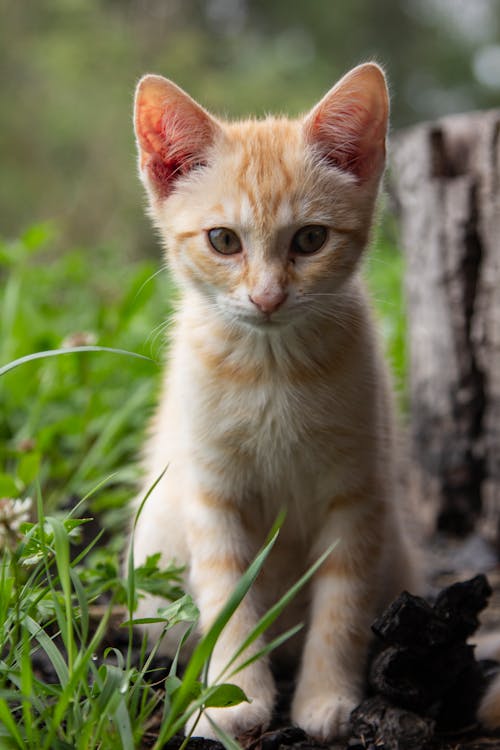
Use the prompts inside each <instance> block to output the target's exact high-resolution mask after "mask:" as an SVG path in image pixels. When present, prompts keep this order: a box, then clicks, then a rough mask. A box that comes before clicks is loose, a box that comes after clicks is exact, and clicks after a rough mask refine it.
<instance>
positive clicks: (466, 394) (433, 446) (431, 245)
mask: <svg viewBox="0 0 500 750" xmlns="http://www.w3.org/2000/svg"><path fill="white" fill-rule="evenodd" d="M390 181H391V190H392V194H393V196H394V197H395V200H396V205H397V207H398V211H399V214H400V219H401V228H402V245H403V248H404V251H405V254H406V260H407V272H406V291H407V305H408V317H409V341H410V393H411V431H412V446H413V458H414V461H413V468H412V469H411V473H412V476H411V482H410V486H411V488H412V491H413V493H414V494H415V496H416V497H417V498H418V502H419V506H420V508H421V509H422V510H423V515H424V518H425V520H426V521H427V525H428V528H429V529H430V530H433V529H439V530H444V531H448V532H452V533H457V534H464V533H466V532H468V531H470V530H472V529H473V528H475V527H477V526H478V525H479V526H480V527H481V530H482V531H486V533H487V534H488V536H489V537H490V538H493V539H494V540H495V542H496V543H498V540H499V532H500V110H493V111H488V112H479V113H471V114H466V115H457V116H451V117H447V118H443V119H442V120H439V121H436V122H434V123H429V124H424V125H420V126H417V127H415V128H413V129H411V130H408V131H406V132H403V133H401V134H399V135H397V136H396V137H395V138H394V140H393V143H392V148H391V177H390Z"/></svg>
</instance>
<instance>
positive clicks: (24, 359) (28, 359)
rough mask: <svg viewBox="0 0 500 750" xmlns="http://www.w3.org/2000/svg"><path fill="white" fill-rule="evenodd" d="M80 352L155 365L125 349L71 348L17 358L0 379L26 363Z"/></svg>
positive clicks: (99, 347) (8, 364)
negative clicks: (130, 358)
mask: <svg viewBox="0 0 500 750" xmlns="http://www.w3.org/2000/svg"><path fill="white" fill-rule="evenodd" d="M80 352H109V353H111V354H120V355H124V356H127V357H136V358H137V359H145V360H146V361H147V362H152V363H153V364H157V363H156V362H155V360H154V359H151V357H146V356H145V355H144V354H138V353H137V352H129V351H128V350H127V349H114V348H113V347H112V346H72V347H70V348H68V349H47V350H46V351H44V352H33V353H32V354H26V355H25V356H24V357H19V359H14V360H12V362H8V363H7V364H6V365H3V367H0V377H1V376H2V375H5V374H6V373H7V372H10V371H11V370H14V369H15V368H16V367H20V366H21V365H24V364H25V363H26V362H33V361H34V360H36V359H46V358H48V357H59V356H60V355H61V354H78V353H80Z"/></svg>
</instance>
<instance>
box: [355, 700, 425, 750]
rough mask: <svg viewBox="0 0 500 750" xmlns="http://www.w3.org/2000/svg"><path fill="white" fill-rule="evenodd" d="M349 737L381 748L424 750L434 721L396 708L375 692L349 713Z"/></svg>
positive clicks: (386, 749)
mask: <svg viewBox="0 0 500 750" xmlns="http://www.w3.org/2000/svg"><path fill="white" fill-rule="evenodd" d="M351 723H352V740H354V741H355V740H356V739H359V740H360V741H362V742H364V743H365V744H364V745H362V744H361V747H363V746H364V747H367V745H369V744H370V743H371V744H373V745H375V747H380V748H384V750H424V748H425V747H426V745H427V743H428V742H429V741H430V739H431V738H432V735H433V732H434V722H433V720H432V719H429V718H426V717H423V716H419V715H418V714H416V713H413V712H412V711H408V710H406V709H403V708H399V707H398V706H395V705H393V704H391V703H390V702H389V701H388V700H386V699H385V698H382V697H381V696H379V695H377V696H375V697H374V698H368V699H367V700H365V701H363V703H361V704H360V705H359V706H358V707H357V708H355V709H354V711H353V712H352V714H351Z"/></svg>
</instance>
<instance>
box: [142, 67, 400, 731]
mask: <svg viewBox="0 0 500 750" xmlns="http://www.w3.org/2000/svg"><path fill="white" fill-rule="evenodd" d="M136 101H137V105H136V133H137V139H138V145H139V153H140V171H141V176H142V179H143V181H144V184H145V186H146V189H147V192H148V195H149V198H150V206H151V215H152V218H153V220H154V222H155V224H156V226H157V227H158V229H159V231H160V233H161V236H162V238H163V240H164V242H165V247H166V254H167V260H168V263H169V265H170V268H171V270H172V273H173V274H174V276H175V278H176V280H177V282H178V285H179V287H180V289H181V292H182V296H181V302H180V305H179V308H178V311H177V315H176V321H175V327H174V331H173V335H172V342H171V348H170V356H169V360H170V361H169V366H168V368H167V374H166V376H165V383H164V389H163V393H162V396H161V399H160V404H159V407H158V411H157V414H156V418H155V420H154V423H153V426H152V432H151V438H150V440H149V444H148V446H147V452H146V453H147V458H146V479H145V486H146V487H148V486H149V485H150V484H151V483H152V482H153V481H154V479H155V478H156V477H157V476H158V475H159V474H160V473H161V471H162V470H163V468H164V467H165V465H166V464H168V466H169V468H168V471H167V473H166V474H165V476H164V478H163V479H162V480H161V482H160V483H159V484H158V486H157V487H156V488H155V490H154V491H153V493H152V495H151V497H150V499H149V500H148V502H147V504H146V506H145V508H144V511H143V513H142V516H141V518H140V520H139V524H138V527H137V531H136V536H135V539H134V552H135V559H136V561H137V562H141V561H143V560H144V559H145V557H146V556H147V555H148V554H151V553H152V552H154V551H160V552H161V553H162V556H163V559H164V561H165V562H166V561H167V560H169V559H171V558H175V559H176V560H177V561H178V562H180V563H184V564H186V566H187V573H186V581H185V583H186V586H187V588H188V590H190V591H191V592H192V593H193V595H194V596H195V598H196V600H197V603H198V605H199V607H200V612H201V623H200V626H201V629H202V630H204V629H206V628H207V627H208V626H209V625H210V623H211V622H213V620H214V618H215V616H216V614H217V612H218V611H219V609H220V607H221V606H222V604H223V602H224V601H225V599H226V598H227V596H228V594H229V592H230V591H231V589H232V588H233V586H234V585H235V583H236V581H237V580H238V577H239V576H240V574H241V573H242V571H243V570H244V569H245V566H246V565H247V564H248V562H249V561H250V560H251V559H252V556H253V555H254V554H255V552H256V551H257V549H258V548H259V545H261V543H262V542H263V540H264V538H265V536H266V533H267V532H268V531H269V528H270V526H271V524H272V522H273V520H274V519H275V517H276V515H277V514H278V512H279V511H280V509H281V508H286V510H287V518H286V522H285V525H284V527H283V529H282V533H281V535H280V539H279V541H278V544H277V546H276V548H275V550H273V553H272V556H271V558H270V559H269V561H268V563H267V565H266V568H265V569H264V571H263V572H262V574H261V576H260V577H259V578H258V580H257V582H256V584H255V587H254V590H253V591H252V592H251V593H250V595H249V596H248V597H247V598H246V600H245V601H244V602H243V604H242V606H241V608H240V609H239V611H238V613H237V614H236V616H235V618H234V619H233V621H232V622H231V623H230V624H229V625H228V626H227V628H226V629H225V631H224V632H223V634H222V637H221V639H220V641H219V643H218V644H217V646H216V649H215V653H214V657H213V659H212V663H211V670H210V671H211V676H212V677H216V676H217V674H218V673H219V672H220V670H221V668H222V666H223V665H224V663H225V662H226V661H227V660H228V659H229V657H230V656H231V655H232V653H233V652H234V650H235V649H236V647H237V646H238V644H239V643H240V642H241V641H242V640H243V638H244V637H245V635H246V633H248V631H249V629H250V628H251V626H252V625H253V624H254V623H255V622H256V619H257V618H258V616H259V614H260V613H262V611H263V610H264V609H265V608H266V607H269V606H270V605H271V604H272V603H273V602H274V601H276V599H277V597H278V596H279V595H280V594H282V593H283V592H284V591H285V590H286V588H287V587H288V586H289V585H290V584H291V583H293V582H294V581H296V580H297V579H298V578H299V576H300V575H301V574H302V573H303V572H304V571H305V570H306V568H307V567H308V566H309V565H310V564H311V563H312V562H313V561H314V560H315V559H317V557H318V556H319V555H320V553H321V552H322V551H323V550H324V549H325V548H326V547H327V546H328V545H329V544H330V543H331V542H332V541H333V540H335V539H339V540H340V543H339V545H338V547H337V548H336V549H335V551H334V553H333V554H332V555H331V557H330V558H329V559H328V560H327V562H326V563H325V564H324V565H323V567H322V568H321V569H320V570H319V571H318V573H317V575H316V577H315V579H314V581H313V582H312V584H311V586H310V588H309V589H308V590H307V591H305V592H303V593H302V594H301V595H299V597H298V598H297V600H296V601H295V602H294V603H293V604H292V606H291V607H290V608H289V610H288V611H287V612H286V613H285V615H284V616H283V617H282V618H281V619H280V621H279V623H278V627H277V629H278V630H283V629H284V628H287V627H290V626H291V625H293V624H295V623H297V622H300V621H304V622H306V623H308V628H307V631H306V633H305V636H300V637H299V636H297V637H296V638H295V640H294V642H293V643H289V644H288V648H286V647H285V648H284V649H283V653H282V654H281V657H282V658H283V659H285V660H286V659H288V660H289V661H291V663H292V664H296V662H297V654H298V653H300V650H301V649H302V650H303V655H304V658H303V659H302V661H301V663H300V664H298V665H297V664H296V665H297V667H298V678H297V688H296V693H295V697H294V700H293V704H292V718H293V720H294V721H295V722H296V723H297V724H299V725H300V726H301V727H303V728H304V729H305V730H306V731H307V732H309V733H310V734H311V735H313V736H316V737H319V738H321V739H330V738H332V737H334V736H336V735H339V734H341V733H342V732H343V731H344V730H345V728H346V724H347V722H348V718H349V714H350V711H351V709H352V708H353V707H354V706H355V705H356V704H357V703H358V702H359V700H360V698H361V695H362V690H363V670H364V665H365V658H366V652H367V645H368V639H369V624H370V621H371V620H372V618H373V617H374V615H375V614H376V612H377V611H378V610H379V608H380V607H381V606H382V605H383V604H384V603H385V602H386V601H387V600H389V599H390V598H391V597H392V596H393V595H394V594H396V593H398V592H399V591H400V590H401V589H402V588H404V587H408V588H413V587H414V576H413V569H412V561H411V559H410V556H409V553H408V548H407V545H406V542H405V540H404V537H403V530H402V524H401V519H400V508H399V504H398V499H397V498H396V497H395V496H394V456H395V447H394V424H393V423H394V420H393V409H392V396H391V386H390V382H389V378H388V376H387V372H386V366H385V364H384V361H383V358H382V356H381V354H380V351H379V347H378V343H377V337H376V334H375V332H374V329H373V325H372V320H371V313H370V308H369V304H368V302H367V299H366V294H365V291H364V288H363V284H362V281H361V279H360V276H359V272H358V266H359V260H360V257H361V255H362V253H363V250H364V248H365V246H366V243H367V241H368V238H369V234H370V226H371V222H372V215H373V211H374V204H375V200H376V196H377V191H378V184H379V180H380V176H381V173H382V170H383V164H384V156H385V135H386V127H387V111H388V104H387V90H386V85H385V80H384V77H383V74H382V72H381V71H380V69H379V68H378V67H377V66H376V65H373V64H367V65H363V66H360V67H358V68H356V69H354V71H352V72H351V73H350V74H348V75H347V76H345V77H344V78H343V79H342V80H341V81H340V83H339V84H337V86H336V87H334V89H332V91H331V92H329V94H327V96H326V97H325V98H324V99H323V100H322V101H321V102H320V103H319V104H318V105H317V106H316V107H315V108H314V109H313V110H312V112H311V113H310V114H309V115H306V116H305V117H304V118H301V119H298V120H288V119H284V118H273V117H269V118H267V119H265V120H261V121H254V120H249V121H245V122H236V123H225V122H221V121H219V120H216V119H215V118H213V117H212V116H211V115H209V114H208V113H207V112H206V111H205V110H203V109H202V108H201V107H199V105H197V104H195V103H194V102H193V100H191V99H190V98H189V97H188V96H187V95H185V94H183V92H181V91H180V89H178V88H177V87H176V86H174V84H172V83H170V82H169V81H166V80H165V79H161V78H159V77H158V76H147V77H146V78H144V79H143V80H142V81H141V83H140V84H139V87H138V93H137V100H136ZM190 133H191V134H192V138H190ZM183 153H184V154H187V156H186V157H185V161H184V162H182V157H181V165H180V167H179V168H176V169H172V164H173V163H174V162H175V163H176V164H177V161H178V160H179V154H181V155H182V154H183ZM176 160H177V161H176ZM307 225H321V226H324V227H326V228H327V232H328V236H327V240H326V243H325V245H324V246H323V247H322V248H321V249H320V250H319V251H318V252H317V253H315V254H313V255H309V256H302V255H300V254H296V253H295V254H294V253H292V252H291V243H292V237H293V236H294V233H295V232H296V231H297V230H299V229H300V228H301V227H304V226H307ZM215 227H225V228H228V229H231V230H233V231H234V232H236V233H237V235H238V236H239V238H240V240H241V243H242V247H243V250H242V252H241V253H238V254H236V255H230V256H226V255H221V254H219V253H217V252H215V251H214V249H213V248H212V247H211V246H210V244H209V242H208V240H207V231H208V230H210V229H211V228H215ZM252 299H253V300H254V302H252ZM255 300H264V301H265V302H266V304H267V303H269V304H270V305H275V306H276V307H277V309H276V310H275V311H274V312H272V313H266V312H262V310H261V309H260V308H259V306H258V305H257V304H256V303H255ZM276 300H277V301H278V302H276ZM158 604H159V602H158V601H156V600H154V599H152V598H149V599H143V600H142V601H141V603H140V607H139V615H140V616H147V615H151V614H152V613H154V611H155V608H156V606H157V605H158ZM156 634H157V633H155V629H154V627H152V628H151V636H152V637H154V636H155V635H156ZM177 635H178V634H176V633H174V634H173V636H172V637H169V639H167V641H168V642H167V644H166V648H167V650H168V649H171V650H173V649H174V648H175V645H176V642H175V639H176V637H177ZM262 643H263V641H261V642H259V643H257V644H256V645H255V648H259V647H260V646H261V645H262ZM235 679H236V681H237V682H239V684H240V685H241V687H242V688H243V689H244V690H245V691H246V693H247V695H248V696H249V697H250V698H251V699H252V702H251V703H249V704H247V703H244V704H242V705H241V706H237V707H234V708H231V709H218V710H212V711H211V716H212V718H214V719H215V720H216V721H217V722H218V723H220V724H221V726H222V727H223V728H224V729H225V730H226V731H228V732H229V733H231V734H233V735H236V736H238V735H240V734H242V733H245V732H248V731H254V730H258V729H260V728H262V727H264V726H266V725H267V723H268V722H269V720H270V717H271V713H272V709H273V701H274V692H275V690H274V684H273V679H272V676H271V671H270V667H269V664H268V663H267V662H266V661H264V660H263V661H260V662H259V663H258V664H256V665H253V666H251V667H248V668H247V669H245V670H243V671H242V672H241V673H240V674H239V675H238V676H237V678H235ZM197 732H199V733H200V734H203V735H205V736H209V737H210V736H213V729H212V728H211V726H210V724H209V722H208V721H207V720H206V719H202V721H201V722H200V723H199V724H198V726H197Z"/></svg>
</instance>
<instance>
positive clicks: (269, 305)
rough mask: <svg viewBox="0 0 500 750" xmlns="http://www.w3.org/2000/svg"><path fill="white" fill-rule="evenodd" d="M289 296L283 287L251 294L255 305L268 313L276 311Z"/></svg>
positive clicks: (251, 299) (251, 300)
mask: <svg viewBox="0 0 500 750" xmlns="http://www.w3.org/2000/svg"><path fill="white" fill-rule="evenodd" d="M287 297H288V294H287V293H286V292H284V291H283V290H282V289H275V290H273V291H267V292H256V293H255V294H253V295H252V294H251V295H249V298H250V302H253V304H254V305H255V307H258V308H259V310H260V311H261V312H263V313H266V314H267V315H270V314H271V313H273V312H276V310H277V309H278V307H281V305H282V304H283V302H284V301H285V300H286V298H287Z"/></svg>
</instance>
